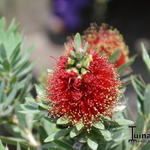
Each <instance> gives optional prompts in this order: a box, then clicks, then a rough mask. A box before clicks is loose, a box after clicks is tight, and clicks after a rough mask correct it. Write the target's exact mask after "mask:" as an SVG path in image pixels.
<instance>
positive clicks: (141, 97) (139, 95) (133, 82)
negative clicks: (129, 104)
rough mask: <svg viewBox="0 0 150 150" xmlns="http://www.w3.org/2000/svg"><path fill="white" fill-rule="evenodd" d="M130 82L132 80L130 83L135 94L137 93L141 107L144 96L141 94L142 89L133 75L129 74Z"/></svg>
mask: <svg viewBox="0 0 150 150" xmlns="http://www.w3.org/2000/svg"><path fill="white" fill-rule="evenodd" d="M131 82H132V85H133V87H134V90H135V91H136V94H137V95H138V97H139V98H140V99H139V102H140V104H141V107H142V105H143V100H144V96H143V93H142V89H141V87H140V86H139V84H138V83H137V82H136V80H135V77H134V76H131Z"/></svg>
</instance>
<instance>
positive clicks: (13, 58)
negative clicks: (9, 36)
mask: <svg viewBox="0 0 150 150" xmlns="http://www.w3.org/2000/svg"><path fill="white" fill-rule="evenodd" d="M20 47H21V43H19V44H18V45H17V46H16V48H15V50H14V51H13V53H12V54H11V56H10V62H11V64H13V63H14V62H15V60H17V58H18V56H19V54H20V51H21V48H20Z"/></svg>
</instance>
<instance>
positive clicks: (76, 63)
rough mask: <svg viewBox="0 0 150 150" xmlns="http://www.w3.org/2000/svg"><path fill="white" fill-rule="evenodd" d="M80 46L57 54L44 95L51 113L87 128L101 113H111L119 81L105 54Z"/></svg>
mask: <svg viewBox="0 0 150 150" xmlns="http://www.w3.org/2000/svg"><path fill="white" fill-rule="evenodd" d="M82 50H83V49H81V51H80V52H79V51H77V50H75V49H74V50H71V51H70V53H69V54H68V55H67V56H62V57H60V59H59V60H58V63H57V66H56V68H55V70H54V72H53V73H52V74H50V75H49V78H48V81H47V93H48V96H47V97H48V99H49V100H50V114H51V115H52V116H56V117H64V118H67V119H69V120H70V121H71V122H72V123H73V124H75V123H78V122H82V123H83V124H84V125H85V127H87V128H89V127H90V126H91V125H92V123H93V122H94V121H96V120H98V119H99V118H100V116H109V117H111V116H112V112H113V109H114V107H115V106H116V104H117V103H118V98H119V95H120V91H119V87H120V84H121V83H120V80H119V79H118V74H117V73H116V69H115V67H114V65H113V64H110V63H109V62H108V60H107V59H106V58H104V57H103V56H99V54H98V53H96V52H90V51H89V52H86V51H84V50H83V51H82Z"/></svg>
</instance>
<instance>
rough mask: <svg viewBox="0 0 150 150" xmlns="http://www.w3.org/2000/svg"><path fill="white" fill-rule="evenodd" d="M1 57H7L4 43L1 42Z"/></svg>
mask: <svg viewBox="0 0 150 150" xmlns="http://www.w3.org/2000/svg"><path fill="white" fill-rule="evenodd" d="M0 57H1V58H2V60H4V59H6V58H7V54H6V49H5V47H4V45H3V44H0Z"/></svg>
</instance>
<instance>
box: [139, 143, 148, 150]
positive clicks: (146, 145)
mask: <svg viewBox="0 0 150 150" xmlns="http://www.w3.org/2000/svg"><path fill="white" fill-rule="evenodd" d="M149 148H150V143H147V144H144V145H143V146H141V149H140V150H149Z"/></svg>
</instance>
